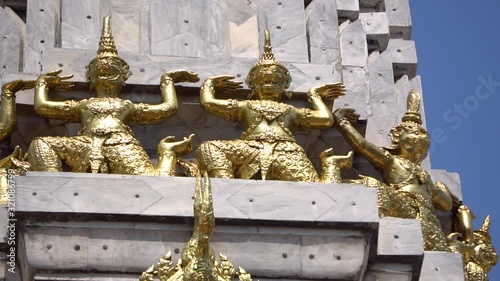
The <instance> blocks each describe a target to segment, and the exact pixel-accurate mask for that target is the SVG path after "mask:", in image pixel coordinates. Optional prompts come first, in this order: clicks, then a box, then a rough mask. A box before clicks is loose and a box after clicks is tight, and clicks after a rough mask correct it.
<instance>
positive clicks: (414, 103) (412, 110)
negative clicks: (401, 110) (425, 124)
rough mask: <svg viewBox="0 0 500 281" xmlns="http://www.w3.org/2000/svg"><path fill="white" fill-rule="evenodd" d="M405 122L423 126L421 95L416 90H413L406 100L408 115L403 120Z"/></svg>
mask: <svg viewBox="0 0 500 281" xmlns="http://www.w3.org/2000/svg"><path fill="white" fill-rule="evenodd" d="M402 121H403V122H411V123H416V124H418V125H421V124H422V118H421V117H420V93H419V92H418V91H416V90H411V91H410V92H409V93H408V98H407V99H406V113H405V115H404V116H403V118H402Z"/></svg>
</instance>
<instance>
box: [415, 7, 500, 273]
mask: <svg viewBox="0 0 500 281" xmlns="http://www.w3.org/2000/svg"><path fill="white" fill-rule="evenodd" d="M411 9H412V20H413V33H412V39H413V40H415V42H416V45H417V53H418V63H419V65H418V73H419V75H421V76H422V84H423V95H424V102H425V110H426V117H427V127H428V129H429V133H431V137H432V138H433V148H432V153H431V163H432V167H433V168H434V169H436V168H437V169H446V170H448V171H452V172H458V173H460V177H461V181H462V191H463V195H464V203H465V204H467V205H468V206H469V207H470V208H471V209H472V211H473V212H474V213H475V214H476V216H477V218H476V220H475V222H474V225H475V226H476V227H479V226H480V224H481V223H482V220H483V219H484V217H485V216H486V215H488V214H491V215H492V229H491V234H492V237H493V243H494V245H495V246H496V249H497V250H499V251H500V186H499V185H500V184H499V182H500V170H497V169H498V167H500V165H499V161H500V114H499V113H500V16H499V11H500V1H497V0H483V1H464V0H455V1H443V0H439V1H436V0H434V1H433V0H412V1H411ZM481 77H482V78H481ZM488 80H490V81H492V83H491V82H490V83H485V82H484V81H488ZM488 84H490V85H488ZM433 134H434V136H433ZM490 280H492V281H495V280H500V265H497V266H496V267H495V268H493V270H492V271H491V273H490Z"/></svg>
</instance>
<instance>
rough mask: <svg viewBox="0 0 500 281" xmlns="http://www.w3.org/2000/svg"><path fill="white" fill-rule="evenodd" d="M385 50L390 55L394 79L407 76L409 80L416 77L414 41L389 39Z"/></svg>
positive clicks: (416, 61)
mask: <svg viewBox="0 0 500 281" xmlns="http://www.w3.org/2000/svg"><path fill="white" fill-rule="evenodd" d="M387 50H388V51H389V52H390V53H391V57H392V61H393V64H394V77H396V79H398V78H399V77H401V76H403V75H408V79H410V80H411V79H413V78H414V77H415V76H416V75H417V63H418V60H417V50H416V48H415V42H414V41H412V40H403V39H390V40H389V45H388V47H387Z"/></svg>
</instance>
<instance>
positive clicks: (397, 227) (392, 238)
mask: <svg viewBox="0 0 500 281" xmlns="http://www.w3.org/2000/svg"><path fill="white" fill-rule="evenodd" d="M423 253H424V240H423V238H422V228H421V226H420V222H419V221H418V220H413V219H400V218H393V217H384V218H381V219H380V224H379V232H378V248H377V254H378V255H380V256H421V255H422V254H423Z"/></svg>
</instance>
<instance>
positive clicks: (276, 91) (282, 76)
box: [247, 65, 291, 100]
mask: <svg viewBox="0 0 500 281" xmlns="http://www.w3.org/2000/svg"><path fill="white" fill-rule="evenodd" d="M290 82H291V78H290V73H289V72H288V71H287V70H286V69H285V68H284V67H283V66H280V65H260V66H257V67H255V68H254V69H252V70H251V71H250V73H249V75H248V77H247V84H248V86H249V87H250V88H252V90H253V93H254V94H256V95H257V97H258V99H260V100H279V99H281V96H282V95H283V94H284V93H285V91H286V89H287V88H288V87H289V86H290Z"/></svg>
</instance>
